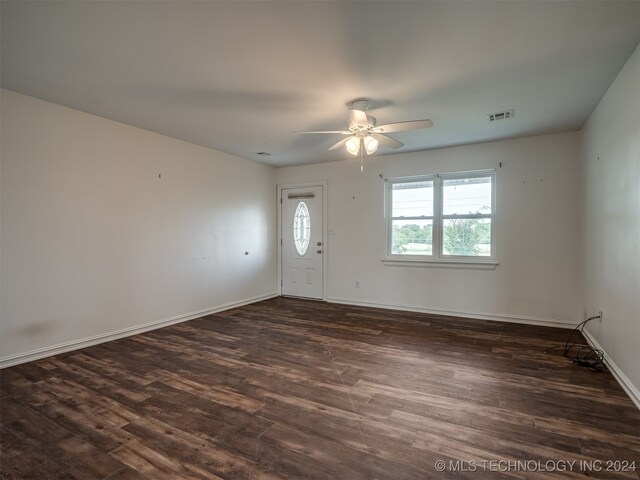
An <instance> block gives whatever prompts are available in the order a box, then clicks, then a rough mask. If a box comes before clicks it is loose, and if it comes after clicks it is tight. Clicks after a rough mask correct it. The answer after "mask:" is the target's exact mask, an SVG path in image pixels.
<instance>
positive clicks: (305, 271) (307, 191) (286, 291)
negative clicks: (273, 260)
mask: <svg viewBox="0 0 640 480" xmlns="http://www.w3.org/2000/svg"><path fill="white" fill-rule="evenodd" d="M281 201H282V232H281V237H280V238H281V239H282V247H281V248H282V295H291V296H294V297H307V298H319V299H321V298H322V255H323V252H324V245H323V244H322V232H323V226H322V186H320V185H319V186H316V187H305V188H287V189H283V190H282V198H281Z"/></svg>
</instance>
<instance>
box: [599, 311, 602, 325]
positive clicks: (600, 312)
mask: <svg viewBox="0 0 640 480" xmlns="http://www.w3.org/2000/svg"><path fill="white" fill-rule="evenodd" d="M598 315H600V318H599V319H598V322H601V321H602V310H599V311H598Z"/></svg>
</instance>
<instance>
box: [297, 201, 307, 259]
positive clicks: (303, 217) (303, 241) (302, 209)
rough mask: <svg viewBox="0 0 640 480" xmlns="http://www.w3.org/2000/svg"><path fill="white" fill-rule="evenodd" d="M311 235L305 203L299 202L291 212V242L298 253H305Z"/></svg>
mask: <svg viewBox="0 0 640 480" xmlns="http://www.w3.org/2000/svg"><path fill="white" fill-rule="evenodd" d="M310 236H311V218H310V217H309V209H308V208H307V204H306V203H304V202H300V203H299V204H298V206H297V207H296V211H295V213H294V214H293V243H294V244H295V247H296V251H297V252H298V255H300V256H302V255H304V254H305V253H307V249H308V248H309V238H310Z"/></svg>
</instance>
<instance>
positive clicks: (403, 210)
mask: <svg viewBox="0 0 640 480" xmlns="http://www.w3.org/2000/svg"><path fill="white" fill-rule="evenodd" d="M386 184H387V191H386V194H387V196H386V212H385V213H386V218H387V256H386V257H387V260H403V261H412V260H413V261H423V262H455V263H459V262H474V263H482V262H484V263H490V262H492V261H493V260H494V259H495V253H494V252H495V242H494V241H493V237H494V231H493V230H494V191H495V172H494V171H492V170H491V171H481V172H465V173H451V174H441V175H430V176H422V177H407V178H397V179H391V180H387V182H386Z"/></svg>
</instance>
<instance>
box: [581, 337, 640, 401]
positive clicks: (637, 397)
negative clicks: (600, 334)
mask: <svg viewBox="0 0 640 480" xmlns="http://www.w3.org/2000/svg"><path fill="white" fill-rule="evenodd" d="M582 333H583V334H584V337H585V338H586V339H587V342H589V345H591V346H592V347H593V348H597V349H598V350H602V351H603V352H604V363H605V365H606V366H607V368H608V369H609V371H610V372H611V374H612V375H613V378H615V379H616V381H617V382H618V383H619V384H620V386H621V387H622V389H623V390H624V391H625V393H626V394H627V395H629V398H631V401H632V402H633V403H635V405H636V407H638V409H640V390H638V387H636V386H635V385H634V384H633V383H631V380H629V377H627V376H626V375H625V374H624V373H623V372H622V370H620V367H618V365H616V362H614V361H613V360H612V359H611V357H610V356H609V354H607V352H606V351H605V349H604V348H602V346H601V345H600V344H599V343H598V341H597V340H596V339H595V337H594V336H593V335H591V333H589V332H588V331H587V330H586V329H585V330H583V332H582Z"/></svg>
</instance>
